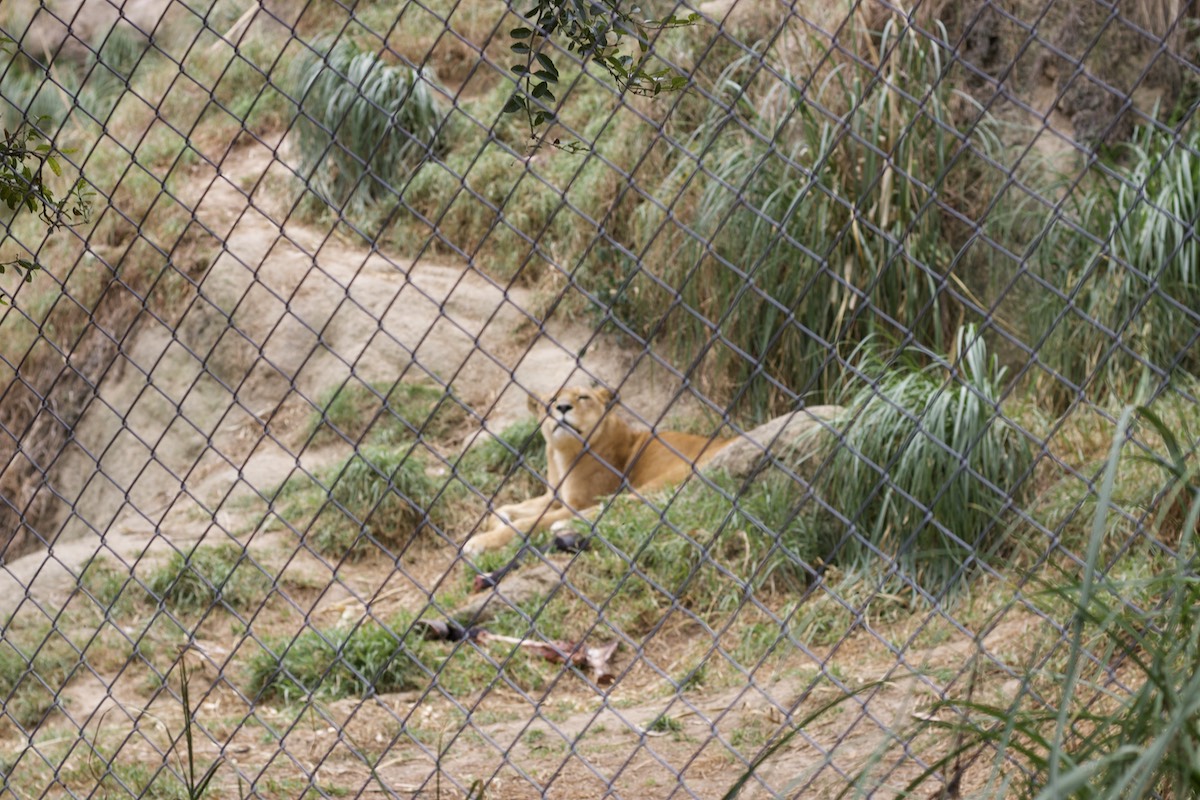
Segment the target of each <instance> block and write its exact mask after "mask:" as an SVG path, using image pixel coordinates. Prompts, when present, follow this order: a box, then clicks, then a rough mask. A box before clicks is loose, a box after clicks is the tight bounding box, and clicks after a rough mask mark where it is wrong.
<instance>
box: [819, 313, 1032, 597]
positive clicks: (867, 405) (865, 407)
mask: <svg viewBox="0 0 1200 800" xmlns="http://www.w3.org/2000/svg"><path fill="white" fill-rule="evenodd" d="M956 341H957V344H958V347H957V351H958V360H957V363H956V364H955V365H953V366H950V365H949V364H947V363H945V362H942V361H940V360H939V361H937V362H935V363H933V364H931V365H930V366H927V367H920V366H919V365H917V364H915V363H913V362H911V361H908V362H902V363H901V365H899V366H896V367H892V368H890V369H886V370H882V371H880V370H878V369H877V368H873V367H872V366H871V365H870V364H869V363H865V360H864V363H863V364H862V365H861V369H862V371H863V372H864V373H865V374H867V375H868V376H869V377H870V378H871V380H870V381H869V382H868V383H866V384H865V385H862V386H861V387H860V388H858V389H856V390H853V391H850V392H849V393H848V398H847V400H846V411H845V413H844V415H843V417H842V419H841V420H840V422H839V423H837V425H838V427H840V428H841V435H840V437H839V438H838V441H837V443H836V445H835V446H836V450H835V451H834V452H833V454H832V458H831V459H830V462H829V464H828V465H827V467H826V468H825V470H824V471H823V473H822V475H823V477H822V478H821V487H822V491H823V493H824V496H825V497H826V499H827V500H828V502H829V503H830V504H831V505H832V507H833V508H835V509H837V510H838V511H839V513H840V515H841V516H842V517H843V518H845V519H846V520H848V521H849V522H850V524H851V525H852V526H853V530H854V531H855V533H854V534H852V535H850V536H849V537H847V539H846V542H845V545H844V547H843V548H842V551H841V553H840V556H839V560H840V561H843V562H848V563H852V564H854V565H856V566H859V567H870V568H875V569H878V568H879V566H880V564H879V561H878V556H877V555H876V554H875V551H879V553H881V554H882V556H883V559H884V565H885V566H886V565H888V564H890V562H891V560H892V559H895V561H896V563H897V564H898V565H899V568H900V569H901V570H902V572H903V573H904V574H905V575H906V576H907V577H908V579H909V580H911V581H914V582H915V583H917V584H919V585H921V586H923V587H924V588H925V589H926V590H928V591H930V592H932V593H934V594H937V593H939V592H940V591H943V590H944V589H947V588H949V587H950V586H951V585H952V584H953V583H954V582H955V581H957V580H958V579H959V578H960V577H962V575H963V574H964V570H966V569H967V568H968V566H969V564H970V563H971V561H973V560H975V559H977V558H984V559H986V557H987V555H988V554H990V553H992V552H993V551H994V549H995V548H997V547H998V546H999V545H1001V544H1002V542H1001V538H1000V535H1001V534H1002V533H1003V531H1004V526H1003V525H1002V524H1001V523H1000V521H999V520H1000V518H1001V516H1002V514H1003V512H1004V510H1005V508H1007V507H1008V505H1009V504H1010V502H1015V503H1019V502H1020V499H1021V497H1022V494H1023V482H1024V480H1025V478H1026V477H1027V474H1028V472H1029V469H1030V462H1031V458H1032V456H1031V452H1030V449H1029V446H1028V443H1027V442H1026V441H1025V439H1024V438H1023V437H1022V435H1021V434H1020V432H1019V431H1018V429H1017V428H1015V427H1014V426H1013V425H1011V424H1010V423H1009V422H1007V421H1006V420H1005V419H1004V417H1002V416H1001V415H1000V410H999V405H998V403H999V399H1000V392H1001V383H1002V381H1003V377H1004V372H1005V371H1004V370H1003V369H1001V368H1000V367H999V366H998V364H997V362H996V359H995V358H991V359H989V358H988V355H987V349H986V346H985V344H984V342H983V339H982V338H981V337H980V335H979V334H978V332H976V331H975V329H974V328H973V327H968V328H966V329H960V330H959V331H958V334H957V337H956Z"/></svg>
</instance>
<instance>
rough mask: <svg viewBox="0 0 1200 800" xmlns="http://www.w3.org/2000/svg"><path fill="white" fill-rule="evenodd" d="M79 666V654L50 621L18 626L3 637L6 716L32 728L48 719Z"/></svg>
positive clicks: (0, 694) (0, 653) (0, 661)
mask: <svg viewBox="0 0 1200 800" xmlns="http://www.w3.org/2000/svg"><path fill="white" fill-rule="evenodd" d="M78 665H79V653H78V652H76V650H75V648H74V647H72V645H71V642H70V641H69V640H68V639H67V638H66V637H65V636H64V635H63V634H62V633H61V632H60V631H58V630H57V629H56V628H54V627H52V626H51V624H49V623H45V624H38V625H30V626H18V625H17V624H16V623H15V622H14V621H12V620H10V621H9V623H8V624H7V625H5V626H4V630H3V637H2V638H0V703H2V704H3V707H4V715H5V716H6V717H8V719H9V720H11V721H12V722H15V723H16V724H17V725H20V726H21V728H22V729H23V730H24V731H25V732H27V733H28V732H31V731H33V730H34V729H35V728H36V727H37V726H38V725H39V724H40V723H41V722H42V720H44V719H45V718H46V715H47V714H48V713H49V712H50V710H51V709H52V708H53V707H54V705H55V701H56V699H57V697H58V696H59V694H60V693H61V692H62V690H63V689H64V688H65V687H66V685H67V682H68V681H69V680H70V679H71V676H72V675H73V674H74V672H75V669H76V667H77V666H78Z"/></svg>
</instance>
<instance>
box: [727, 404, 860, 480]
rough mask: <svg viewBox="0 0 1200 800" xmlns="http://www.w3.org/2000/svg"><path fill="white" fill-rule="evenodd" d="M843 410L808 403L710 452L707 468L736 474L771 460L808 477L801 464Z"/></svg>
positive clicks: (743, 474)
mask: <svg viewBox="0 0 1200 800" xmlns="http://www.w3.org/2000/svg"><path fill="white" fill-rule="evenodd" d="M840 413H842V407H841V406H810V407H808V408H803V409H800V410H799V411H793V412H792V413H791V414H785V415H783V416H782V417H776V418H775V419H773V420H771V421H770V422H767V423H765V424H763V425H759V426H758V427H757V428H754V429H753V430H749V431H746V432H745V433H744V434H743V435H741V436H739V437H738V438H737V439H736V440H735V441H734V442H732V443H731V444H729V445H727V446H726V447H725V448H724V449H723V450H721V451H720V452H719V453H717V454H716V455H715V456H713V458H712V460H711V461H709V462H708V464H707V465H706V466H705V469H706V470H710V471H718V470H720V471H724V472H728V473H729V474H730V475H732V476H734V477H738V478H744V477H746V476H748V475H750V474H751V473H754V472H757V471H759V470H761V469H763V468H764V467H765V466H768V465H770V464H771V463H772V462H780V463H783V464H785V465H786V466H787V467H788V468H789V469H791V470H792V471H794V472H796V473H797V474H799V475H801V476H802V477H807V476H809V475H811V473H810V472H809V471H808V470H806V469H805V468H804V465H805V464H806V463H811V462H812V461H813V458H812V456H813V455H814V454H816V452H817V451H818V449H819V448H820V447H821V446H822V445H823V444H824V443H826V442H827V441H828V437H829V436H830V435H831V432H832V427H831V426H830V422H831V421H832V420H833V419H834V418H836V417H837V416H838V414H840Z"/></svg>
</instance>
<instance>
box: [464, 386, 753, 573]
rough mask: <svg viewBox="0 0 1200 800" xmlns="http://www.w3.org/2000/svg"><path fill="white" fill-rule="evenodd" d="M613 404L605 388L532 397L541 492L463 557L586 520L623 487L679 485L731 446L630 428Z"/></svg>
mask: <svg viewBox="0 0 1200 800" xmlns="http://www.w3.org/2000/svg"><path fill="white" fill-rule="evenodd" d="M615 405H616V398H615V397H614V396H613V393H612V392H611V391H609V390H608V389H604V388H583V387H578V386H575V387H571V388H569V389H563V390H562V391H561V392H559V393H558V394H556V395H554V396H553V397H551V398H549V399H548V400H542V399H540V398H535V397H531V398H530V399H529V407H530V410H531V411H534V412H535V413H544V414H545V418H544V419H543V420H542V435H543V436H544V437H545V438H546V472H547V475H546V486H547V491H546V493H545V494H543V495H541V496H539V497H534V498H532V499H530V500H526V501H524V502H522V503H514V504H512V505H506V506H501V507H500V508H497V509H496V510H495V514H494V518H493V524H492V527H491V529H490V530H487V531H484V532H482V533H478V534H476V535H475V536H473V537H471V538H470V539H469V540H467V542H466V544H465V545H463V552H465V553H467V554H468V555H475V554H478V553H482V552H483V551H485V550H494V549H497V548H500V547H503V546H504V545H506V544H508V542H509V541H510V540H511V539H512V538H513V536H514V535H515V534H517V533H518V532H519V533H521V534H522V535H527V534H530V533H533V532H535V531H540V530H544V529H546V528H549V527H550V526H552V525H554V523H556V522H560V521H565V520H568V519H571V518H572V517H576V516H586V514H585V513H584V512H586V511H588V510H589V509H591V508H593V507H595V506H596V504H597V503H599V501H600V499H601V498H603V497H606V496H608V495H611V494H614V493H616V492H618V491H619V490H620V489H621V488H622V485H623V483H624V484H625V485H628V486H630V487H632V488H633V489H635V490H636V491H637V493H638V494H639V495H642V496H644V495H646V494H648V493H651V492H654V491H656V490H659V489H662V488H664V487H666V486H670V485H672V484H677V483H680V482H682V481H683V480H685V479H686V478H687V477H688V476H689V475H691V474H692V472H693V471H694V470H696V469H699V468H700V467H703V466H704V464H706V463H707V462H708V461H709V459H711V458H712V457H713V456H714V455H716V453H717V452H718V451H719V450H720V449H721V448H723V447H725V445H727V444H729V442H730V441H732V440H730V439H715V438H709V437H705V436H693V435H692V434H689V433H675V432H671V431H664V432H661V433H655V432H651V431H638V430H634V429H633V428H631V427H630V426H629V424H628V423H627V422H625V420H623V419H621V417H620V416H618V415H617V413H616V410H615ZM585 442H586V443H587V446H586V447H584V443H585ZM623 479H624V480H623Z"/></svg>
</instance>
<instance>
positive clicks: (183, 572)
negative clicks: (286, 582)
mask: <svg viewBox="0 0 1200 800" xmlns="http://www.w3.org/2000/svg"><path fill="white" fill-rule="evenodd" d="M272 586H273V580H272V578H271V576H269V575H268V574H267V573H266V572H264V571H263V568H262V567H261V566H259V565H258V564H257V563H255V561H254V560H253V558H251V556H250V554H249V552H248V551H247V550H245V549H244V548H242V547H239V546H238V545H235V544H220V545H201V546H199V547H196V548H195V549H193V550H191V551H189V552H186V553H180V552H176V553H172V554H171V557H170V558H169V559H168V560H167V563H165V564H163V565H162V566H160V567H158V568H156V569H154V570H153V571H152V572H151V573H150V574H149V575H148V576H147V578H146V588H147V589H148V590H149V591H150V592H151V593H153V594H154V595H155V596H156V597H158V598H161V599H162V601H163V602H164V603H166V604H167V605H168V606H169V607H170V608H171V609H172V610H174V611H176V612H187V613H200V612H203V611H207V610H208V609H210V608H212V607H213V606H214V605H220V606H222V607H225V608H227V609H229V610H231V611H236V612H246V611H252V610H254V609H255V608H257V607H258V606H259V605H261V604H262V603H263V602H264V601H265V599H266V597H267V596H268V595H269V594H270V592H271V589H272Z"/></svg>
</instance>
